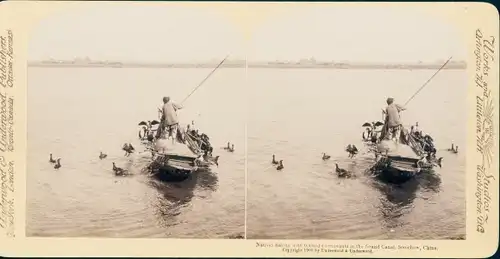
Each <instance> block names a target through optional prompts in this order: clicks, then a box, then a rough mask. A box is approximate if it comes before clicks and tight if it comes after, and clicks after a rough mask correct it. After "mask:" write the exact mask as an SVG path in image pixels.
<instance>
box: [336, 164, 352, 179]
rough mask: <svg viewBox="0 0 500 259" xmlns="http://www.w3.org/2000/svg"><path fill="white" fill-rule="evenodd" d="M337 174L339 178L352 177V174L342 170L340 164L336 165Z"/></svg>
mask: <svg viewBox="0 0 500 259" xmlns="http://www.w3.org/2000/svg"><path fill="white" fill-rule="evenodd" d="M335 172H336V173H337V175H338V176H339V177H350V176H351V174H350V172H348V171H347V170H345V169H343V168H340V167H339V164H337V163H335Z"/></svg>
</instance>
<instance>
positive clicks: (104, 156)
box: [99, 151, 108, 159]
mask: <svg viewBox="0 0 500 259" xmlns="http://www.w3.org/2000/svg"><path fill="white" fill-rule="evenodd" d="M107 156H108V155H106V154H103V153H102V151H101V154H100V155H99V158H100V159H104V158H106V157H107Z"/></svg>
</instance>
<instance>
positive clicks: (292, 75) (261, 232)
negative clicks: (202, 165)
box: [247, 69, 467, 239]
mask: <svg viewBox="0 0 500 259" xmlns="http://www.w3.org/2000/svg"><path fill="white" fill-rule="evenodd" d="M434 73H435V70H414V71H410V70H319V69H318V70H316V69H302V70H301V69H268V70H266V69H251V70H249V71H248V78H249V85H250V86H251V88H250V89H251V90H250V92H249V96H250V100H251V101H250V103H249V108H250V109H249V114H248V197H247V202H248V203H247V204H248V211H247V212H248V221H247V238H263V239H264V238H270V239H445V238H453V237H455V238H456V237H463V236H465V154H464V153H460V152H459V153H458V154H452V153H450V152H447V151H446V149H447V148H448V147H449V146H450V145H451V143H455V144H456V145H458V146H459V147H461V148H460V149H461V150H465V142H466V140H465V137H466V131H465V127H464V125H465V123H466V117H465V113H466V110H465V100H466V85H467V83H466V74H465V71H464V70H446V71H442V72H440V73H439V74H438V75H437V76H436V77H435V78H434V79H433V80H432V81H431V82H430V83H429V85H428V86H427V87H426V88H424V89H423V90H422V91H421V92H420V93H419V95H418V96H416V97H415V98H414V99H413V100H412V101H411V102H410V103H409V104H408V106H407V108H408V110H407V111H405V112H404V113H403V114H402V119H403V122H404V123H405V125H410V124H414V123H415V122H417V121H418V122H419V125H420V128H421V129H422V130H423V131H424V132H427V133H430V134H431V135H432V136H433V138H434V140H435V143H436V145H437V148H438V150H439V151H438V156H442V157H443V168H441V169H439V168H438V169H436V170H435V173H434V174H429V175H423V176H422V177H420V178H418V179H415V180H414V181H410V182H408V183H406V184H405V185H403V186H394V185H388V184H384V183H381V182H379V181H377V180H376V179H372V177H369V176H366V175H364V173H363V172H364V171H365V170H366V169H367V168H368V167H369V166H370V165H371V164H372V163H373V159H374V156H373V154H369V153H365V152H366V148H365V147H364V146H363V144H362V141H361V134H362V131H363V128H362V127H361V125H362V124H363V123H364V122H366V121H370V122H371V121H374V120H381V119H382V114H381V109H382V108H384V107H385V100H386V98H387V97H389V96H392V97H394V98H395V99H396V102H398V103H400V104H404V102H406V100H408V98H410V96H411V95H412V94H413V93H414V92H415V91H416V90H417V89H418V88H419V87H420V86H421V85H422V84H423V83H425V81H427V80H428V79H429V78H430V77H431V76H432V74H434ZM348 144H355V145H356V146H357V147H358V148H359V149H360V150H361V152H360V153H361V154H360V155H359V156H358V157H357V158H356V159H349V158H348V157H347V155H348V154H347V153H346V152H345V151H344V149H345V147H346V146H347V145H348ZM323 152H326V153H328V154H329V155H331V156H332V158H331V159H330V160H329V161H326V162H325V161H323V160H322V159H321V157H322V153H323ZM273 154H276V156H277V159H282V160H283V161H284V162H283V163H284V166H285V169H284V170H282V171H277V170H276V169H275V168H274V167H272V166H271V159H272V155H273ZM335 163H338V164H339V166H340V167H342V168H345V169H348V170H351V171H353V172H355V173H356V175H357V178H356V179H345V180H344V179H338V178H337V177H336V175H335V174H334V167H335Z"/></svg>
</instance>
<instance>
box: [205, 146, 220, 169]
mask: <svg viewBox="0 0 500 259" xmlns="http://www.w3.org/2000/svg"><path fill="white" fill-rule="evenodd" d="M219 157H220V156H216V157H212V156H211V155H210V154H209V151H208V150H205V152H204V154H203V159H204V160H205V161H207V162H211V163H213V164H215V165H216V166H217V167H219Z"/></svg>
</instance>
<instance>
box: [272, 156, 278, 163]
mask: <svg viewBox="0 0 500 259" xmlns="http://www.w3.org/2000/svg"><path fill="white" fill-rule="evenodd" d="M271 164H273V165H277V164H279V162H278V161H276V156H275V155H273V161H271Z"/></svg>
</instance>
